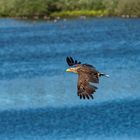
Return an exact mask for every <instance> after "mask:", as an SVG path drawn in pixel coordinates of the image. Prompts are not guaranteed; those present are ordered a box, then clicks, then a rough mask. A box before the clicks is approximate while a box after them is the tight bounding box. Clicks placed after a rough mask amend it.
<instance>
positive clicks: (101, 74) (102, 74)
mask: <svg viewBox="0 0 140 140" xmlns="http://www.w3.org/2000/svg"><path fill="white" fill-rule="evenodd" d="M100 76H105V77H110V76H109V75H107V74H104V73H100Z"/></svg>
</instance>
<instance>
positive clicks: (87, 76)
mask: <svg viewBox="0 0 140 140" xmlns="http://www.w3.org/2000/svg"><path fill="white" fill-rule="evenodd" d="M96 73H97V71H95V69H94V70H93V69H90V70H87V68H85V67H81V68H80V69H79V73H78V74H79V77H78V85H77V89H78V91H77V94H78V96H80V98H83V99H85V98H87V99H89V98H91V99H93V95H92V94H93V93H94V92H96V89H97V87H96V86H94V85H92V84H91V83H99V79H98V77H97V76H96Z"/></svg>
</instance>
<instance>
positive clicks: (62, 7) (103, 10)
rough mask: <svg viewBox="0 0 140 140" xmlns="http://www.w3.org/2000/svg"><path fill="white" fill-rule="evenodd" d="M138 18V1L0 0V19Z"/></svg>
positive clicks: (139, 1) (139, 5)
mask: <svg viewBox="0 0 140 140" xmlns="http://www.w3.org/2000/svg"><path fill="white" fill-rule="evenodd" d="M111 16H118V17H124V18H129V17H140V0H77V1H75V0H0V17H12V18H23V19H29V18H30V19H46V20H50V19H60V18H74V17H81V18H86V17H111Z"/></svg>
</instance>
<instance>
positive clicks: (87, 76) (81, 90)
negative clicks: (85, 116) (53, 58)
mask: <svg viewBox="0 0 140 140" xmlns="http://www.w3.org/2000/svg"><path fill="white" fill-rule="evenodd" d="M66 61H67V63H68V65H69V66H73V67H71V68H69V69H67V70H66V71H67V72H73V73H76V74H78V84H77V90H78V91H77V94H78V96H79V97H80V99H82V98H83V99H86V98H87V99H90V98H91V99H93V98H94V97H93V95H92V94H93V93H94V92H95V91H96V89H97V87H96V86H95V84H98V83H99V77H100V76H106V77H109V75H106V74H104V73H100V72H99V71H97V70H96V68H95V67H94V66H92V65H89V64H81V62H79V61H77V60H74V59H73V58H72V57H67V58H66Z"/></svg>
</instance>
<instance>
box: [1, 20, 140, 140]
mask: <svg viewBox="0 0 140 140" xmlns="http://www.w3.org/2000/svg"><path fill="white" fill-rule="evenodd" d="M67 56H72V57H74V58H75V59H78V60H79V61H81V62H83V63H89V64H92V65H94V66H95V67H96V68H97V69H98V70H99V71H101V72H104V73H106V74H109V75H110V78H101V79H100V84H99V89H98V90H97V92H96V93H95V95H94V97H95V99H94V100H89V101H87V100H80V99H79V97H78V96H77V95H76V90H77V89H76V84H77V75H75V74H71V73H66V72H65V70H66V69H67V68H68V66H67V64H66V61H65V58H66V57H67ZM0 64H1V67H0V124H1V125H0V136H1V138H2V139H18V140H19V139H21V140H23V139H35V140H36V139H37V140H40V139H41V140H42V139H45V140H46V139H67V140H71V139H72V140H73V139H75V140H80V139H83V140H85V139H88V140H91V139H102V138H104V139H113V140H114V139H118V138H119V139H132V140H133V139H139V135H140V119H139V118H140V113H139V112H140V93H139V91H140V84H139V83H140V80H139V79H140V19H121V18H97V19H96V18H95V19H86V20H82V19H75V20H73V19H72V20H67V21H63V20H60V21H58V22H55V23H54V22H46V21H24V20H14V19H0Z"/></svg>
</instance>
